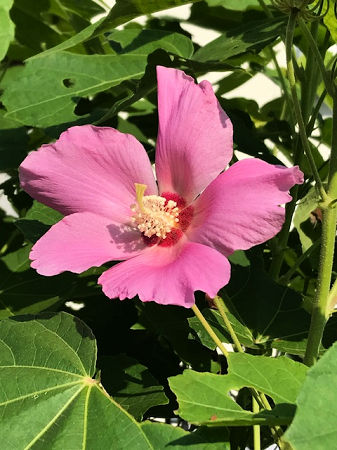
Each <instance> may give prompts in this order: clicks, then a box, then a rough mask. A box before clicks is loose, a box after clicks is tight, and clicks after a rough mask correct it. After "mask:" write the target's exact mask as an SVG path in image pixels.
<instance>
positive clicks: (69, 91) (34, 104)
mask: <svg viewBox="0 0 337 450" xmlns="http://www.w3.org/2000/svg"><path fill="white" fill-rule="evenodd" d="M145 67H146V55H141V54H137V55H136V54H132V55H116V56H114V55H76V54H72V53H66V52H58V53H54V54H50V55H47V56H45V57H43V58H42V57H40V58H37V59H32V60H29V61H28V62H27V65H26V66H25V68H24V70H23V71H22V72H21V74H20V76H19V77H18V78H17V79H15V80H12V81H11V82H8V84H7V87H6V89H5V92H4V95H3V97H2V101H3V103H4V105H5V106H6V108H7V111H8V114H7V117H8V118H11V119H15V120H17V121H19V122H21V123H23V124H26V125H32V126H37V127H48V126H51V125H56V124H61V123H64V122H71V121H74V120H76V119H79V116H76V114H75V113H74V109H75V106H76V105H77V103H78V101H79V99H80V98H81V97H87V96H88V95H92V94H95V93H97V92H101V91H104V90H106V89H108V88H110V87H111V86H115V85H116V84H119V83H121V82H122V81H124V80H128V79H131V78H140V77H141V76H142V75H143V73H144V71H145Z"/></svg>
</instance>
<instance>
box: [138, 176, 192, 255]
mask: <svg viewBox="0 0 337 450" xmlns="http://www.w3.org/2000/svg"><path fill="white" fill-rule="evenodd" d="M135 187H136V201H137V203H136V204H134V205H131V210H132V211H133V216H132V219H131V220H132V222H133V223H134V224H135V225H136V226H137V228H138V230H139V231H140V232H141V233H142V234H143V239H144V242H145V243H146V245H148V246H152V245H155V244H158V245H160V246H162V247H171V246H172V245H174V244H176V243H177V242H178V240H179V239H180V238H181V237H182V236H183V234H184V233H183V232H184V231H186V230H187V228H188V227H189V225H190V223H191V221H192V218H193V207H192V206H187V207H186V202H185V200H184V199H183V198H182V197H180V196H179V195H178V194H175V193H172V192H163V193H162V195H161V196H159V195H145V196H144V192H145V190H146V185H145V184H138V183H135Z"/></svg>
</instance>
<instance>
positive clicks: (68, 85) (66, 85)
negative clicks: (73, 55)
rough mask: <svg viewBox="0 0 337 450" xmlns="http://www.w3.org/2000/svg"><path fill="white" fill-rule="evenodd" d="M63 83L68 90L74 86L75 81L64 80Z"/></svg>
mask: <svg viewBox="0 0 337 450" xmlns="http://www.w3.org/2000/svg"><path fill="white" fill-rule="evenodd" d="M62 83H63V86H65V87H66V88H70V87H72V86H74V84H75V80H72V79H71V78H65V79H64V80H62Z"/></svg>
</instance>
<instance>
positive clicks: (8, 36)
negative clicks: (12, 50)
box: [0, 0, 14, 61]
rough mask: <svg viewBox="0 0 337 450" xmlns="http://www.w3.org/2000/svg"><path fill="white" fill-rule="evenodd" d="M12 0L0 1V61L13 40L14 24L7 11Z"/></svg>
mask: <svg viewBox="0 0 337 450" xmlns="http://www.w3.org/2000/svg"><path fill="white" fill-rule="evenodd" d="M13 2H14V0H2V1H1V4H0V61H1V60H2V59H3V58H4V56H5V55H6V52H7V49H8V46H9V44H10V42H11V40H12V39H13V38H14V23H13V22H12V20H11V18H10V16H9V10H10V9H11V7H12V6H13Z"/></svg>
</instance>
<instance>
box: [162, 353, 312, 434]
mask: <svg viewBox="0 0 337 450" xmlns="http://www.w3.org/2000/svg"><path fill="white" fill-rule="evenodd" d="M228 362H229V366H228V375H214V374H210V373H199V372H194V371H193V370H186V371H185V372H184V373H183V374H182V375H178V376H176V377H172V378H170V379H169V383H170V387H171V389H172V390H173V392H174V393H175V394H176V396H177V400H178V403H179V411H178V413H179V415H180V416H181V417H183V418H184V419H185V420H188V421H190V422H192V423H194V424H223V425H224V424H226V425H232V426H241V425H254V424H277V423H278V424H282V423H284V424H285V423H289V422H290V421H291V418H292V416H293V412H294V408H293V405H292V403H293V402H294V401H295V399H296V395H297V392H298V390H299V388H300V386H301V383H302V381H303V379H304V376H305V373H306V367H305V366H304V365H302V364H299V363H296V362H294V361H292V360H290V359H288V358H285V357H280V358H277V359H276V358H268V357H263V356H252V355H248V354H230V355H229V357H228ZM242 387H251V388H255V389H258V390H259V391H261V392H264V393H266V394H268V395H270V396H271V397H272V398H273V400H274V401H275V403H278V405H277V406H276V407H275V408H274V410H272V411H261V412H260V413H258V414H253V413H251V412H249V411H246V410H244V409H242V408H241V406H239V405H238V404H237V403H235V401H234V400H233V399H232V398H231V397H230V396H229V395H228V393H229V391H231V390H233V389H234V390H238V389H241V388H242Z"/></svg>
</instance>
